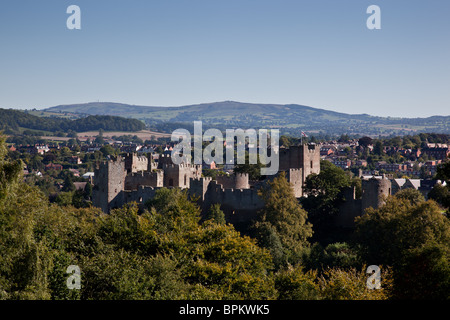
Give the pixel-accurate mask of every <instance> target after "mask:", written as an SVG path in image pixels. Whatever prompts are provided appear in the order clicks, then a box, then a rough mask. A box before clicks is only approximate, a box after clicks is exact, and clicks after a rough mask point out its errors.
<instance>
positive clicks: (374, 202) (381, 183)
mask: <svg viewBox="0 0 450 320" xmlns="http://www.w3.org/2000/svg"><path fill="white" fill-rule="evenodd" d="M391 189H392V184H391V181H390V180H389V179H386V178H385V177H383V178H382V179H376V178H371V179H369V180H362V212H363V213H364V210H366V209H367V208H369V207H372V208H374V209H378V208H379V207H381V206H382V205H383V204H384V201H383V196H384V197H387V196H389V195H390V194H391Z"/></svg>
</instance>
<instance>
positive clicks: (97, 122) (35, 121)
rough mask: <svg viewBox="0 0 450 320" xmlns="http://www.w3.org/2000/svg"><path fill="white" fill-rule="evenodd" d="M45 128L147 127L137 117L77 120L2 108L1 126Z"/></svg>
mask: <svg viewBox="0 0 450 320" xmlns="http://www.w3.org/2000/svg"><path fill="white" fill-rule="evenodd" d="M20 127H23V128H28V129H35V130H44V131H51V132H58V131H64V132H69V133H70V132H72V134H71V135H72V136H73V135H74V132H83V131H91V130H98V129H99V128H101V129H103V130H107V131H139V130H143V129H145V124H144V123H143V122H141V121H139V120H137V119H127V118H122V117H116V116H100V115H91V116H87V117H85V118H80V119H76V120H68V119H64V118H54V117H52V118H46V117H38V116H34V115H31V114H28V113H25V112H22V111H19V110H6V109H0V128H3V129H5V128H9V129H12V130H13V131H15V132H19V128H20Z"/></svg>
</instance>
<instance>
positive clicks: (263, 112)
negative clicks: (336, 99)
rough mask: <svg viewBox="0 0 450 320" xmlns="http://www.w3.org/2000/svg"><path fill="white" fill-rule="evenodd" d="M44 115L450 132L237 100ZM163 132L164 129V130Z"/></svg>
mask: <svg viewBox="0 0 450 320" xmlns="http://www.w3.org/2000/svg"><path fill="white" fill-rule="evenodd" d="M45 111H51V112H59V113H62V114H64V113H65V112H70V113H81V114H84V115H115V116H122V117H131V118H136V119H140V120H143V121H144V122H146V123H147V124H148V125H150V126H153V127H154V128H156V129H158V128H162V127H164V128H166V129H167V130H170V129H171V128H172V127H171V126H167V123H177V125H179V124H180V123H190V124H192V122H193V121H196V120H202V121H203V123H204V124H205V125H207V126H215V127H217V128H235V127H239V128H244V129H245V128H255V129H257V128H279V129H280V130H281V132H282V134H292V135H298V134H299V132H300V131H302V130H303V131H307V132H309V133H311V134H319V133H320V134H329V135H339V134H362V135H389V134H413V133H418V132H436V133H450V117H449V116H433V117H429V118H390V117H386V118H384V117H375V116H370V115H368V114H346V113H339V112H334V111H329V110H324V109H318V108H312V107H308V106H303V105H297V104H289V105H280V104H254V103H241V102H235V101H223V102H214V103H203V104H197V105H188V106H181V107H154V106H153V107H152V106H136V105H127V104H120V103H109V102H96V103H95V102H94V103H86V104H73V105H60V106H55V107H52V108H48V109H45ZM167 130H166V131H167Z"/></svg>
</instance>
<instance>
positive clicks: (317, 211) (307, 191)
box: [301, 160, 357, 243]
mask: <svg viewBox="0 0 450 320" xmlns="http://www.w3.org/2000/svg"><path fill="white" fill-rule="evenodd" d="M352 184H353V185H355V187H357V185H356V182H352V180H351V179H350V176H349V175H348V174H347V173H346V172H345V171H344V170H343V169H341V168H339V167H336V166H335V165H334V164H332V163H331V162H329V161H324V160H322V161H321V162H320V173H319V174H311V175H309V176H308V177H307V178H306V181H305V185H304V187H303V192H304V195H305V196H304V197H303V198H302V200H301V202H302V205H303V207H304V208H305V210H306V211H308V214H309V219H310V221H311V223H312V225H313V226H314V237H313V240H314V241H319V242H323V243H327V242H328V243H331V242H335V240H334V239H333V238H332V237H331V235H333V234H336V232H335V231H333V230H332V228H333V222H334V217H335V216H336V215H337V213H338V212H339V205H340V204H341V203H343V201H344V197H343V194H342V192H343V190H344V189H345V188H347V187H349V186H351V185H352Z"/></svg>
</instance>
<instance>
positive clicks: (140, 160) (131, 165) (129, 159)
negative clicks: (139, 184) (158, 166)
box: [125, 153, 149, 173]
mask: <svg viewBox="0 0 450 320" xmlns="http://www.w3.org/2000/svg"><path fill="white" fill-rule="evenodd" d="M148 162H149V161H148V158H147V157H146V156H138V155H137V154H136V153H127V154H126V156H125V169H126V170H127V173H132V172H138V171H146V170H147V169H148Z"/></svg>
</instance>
